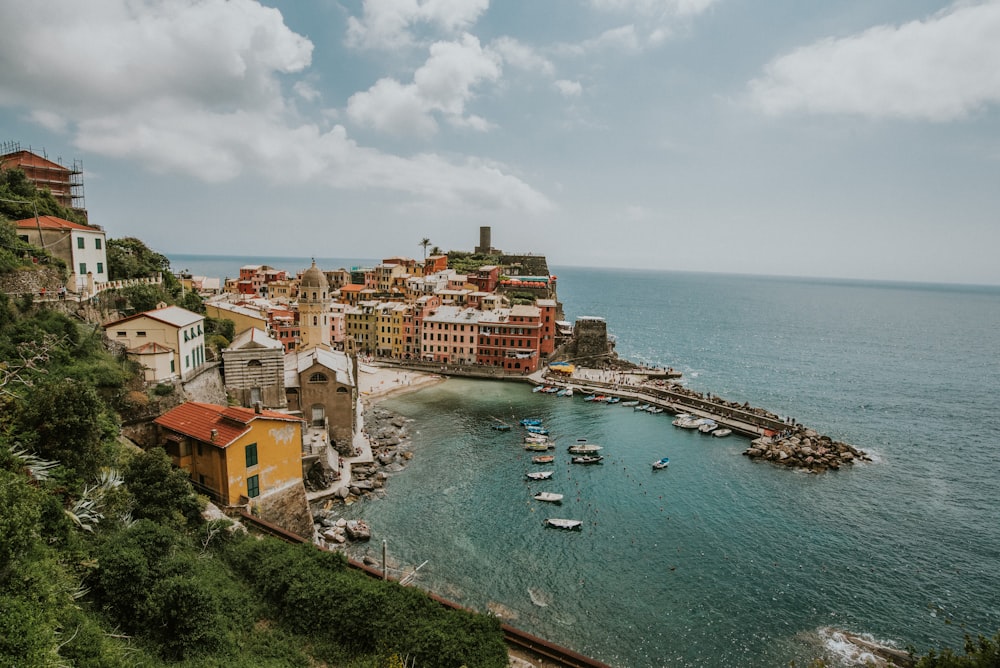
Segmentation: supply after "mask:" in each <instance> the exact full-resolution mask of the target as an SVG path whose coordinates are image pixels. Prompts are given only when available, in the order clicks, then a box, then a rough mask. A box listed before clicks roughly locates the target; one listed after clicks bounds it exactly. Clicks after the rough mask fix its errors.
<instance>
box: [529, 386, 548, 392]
mask: <svg viewBox="0 0 1000 668" xmlns="http://www.w3.org/2000/svg"><path fill="white" fill-rule="evenodd" d="M544 389H545V386H544V385H537V386H535V387H533V388H531V391H532V392H541V391H542V390H544Z"/></svg>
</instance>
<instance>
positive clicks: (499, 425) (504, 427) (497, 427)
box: [493, 422, 510, 431]
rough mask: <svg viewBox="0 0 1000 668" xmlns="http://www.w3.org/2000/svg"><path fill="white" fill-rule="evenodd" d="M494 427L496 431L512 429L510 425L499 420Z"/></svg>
mask: <svg viewBox="0 0 1000 668" xmlns="http://www.w3.org/2000/svg"><path fill="white" fill-rule="evenodd" d="M493 429H495V430H496V431H510V425H509V424H503V423H502V422H498V423H496V424H494V425H493Z"/></svg>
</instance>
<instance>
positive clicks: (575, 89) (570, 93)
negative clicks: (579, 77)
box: [553, 79, 583, 97]
mask: <svg viewBox="0 0 1000 668" xmlns="http://www.w3.org/2000/svg"><path fill="white" fill-rule="evenodd" d="M553 85H554V86H555V87H556V90H558V91H559V92H560V93H562V94H563V95H565V96H566V97H577V96H579V95H580V93H582V92H583V86H581V85H580V82H579V81H567V80H566V79H559V80H558V81H555V82H554V83H553Z"/></svg>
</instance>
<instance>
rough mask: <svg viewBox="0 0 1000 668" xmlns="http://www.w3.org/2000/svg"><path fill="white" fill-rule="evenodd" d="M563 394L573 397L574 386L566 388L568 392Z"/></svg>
mask: <svg viewBox="0 0 1000 668" xmlns="http://www.w3.org/2000/svg"><path fill="white" fill-rule="evenodd" d="M563 396H566V397H572V396H573V388H572V387H567V388H566V394H564V395H563Z"/></svg>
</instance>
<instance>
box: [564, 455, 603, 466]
mask: <svg viewBox="0 0 1000 668" xmlns="http://www.w3.org/2000/svg"><path fill="white" fill-rule="evenodd" d="M569 461H570V463H572V464H583V465H588V464H600V463H601V462H603V461H604V457H602V456H601V455H580V456H578V457H572V458H570V460H569Z"/></svg>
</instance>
